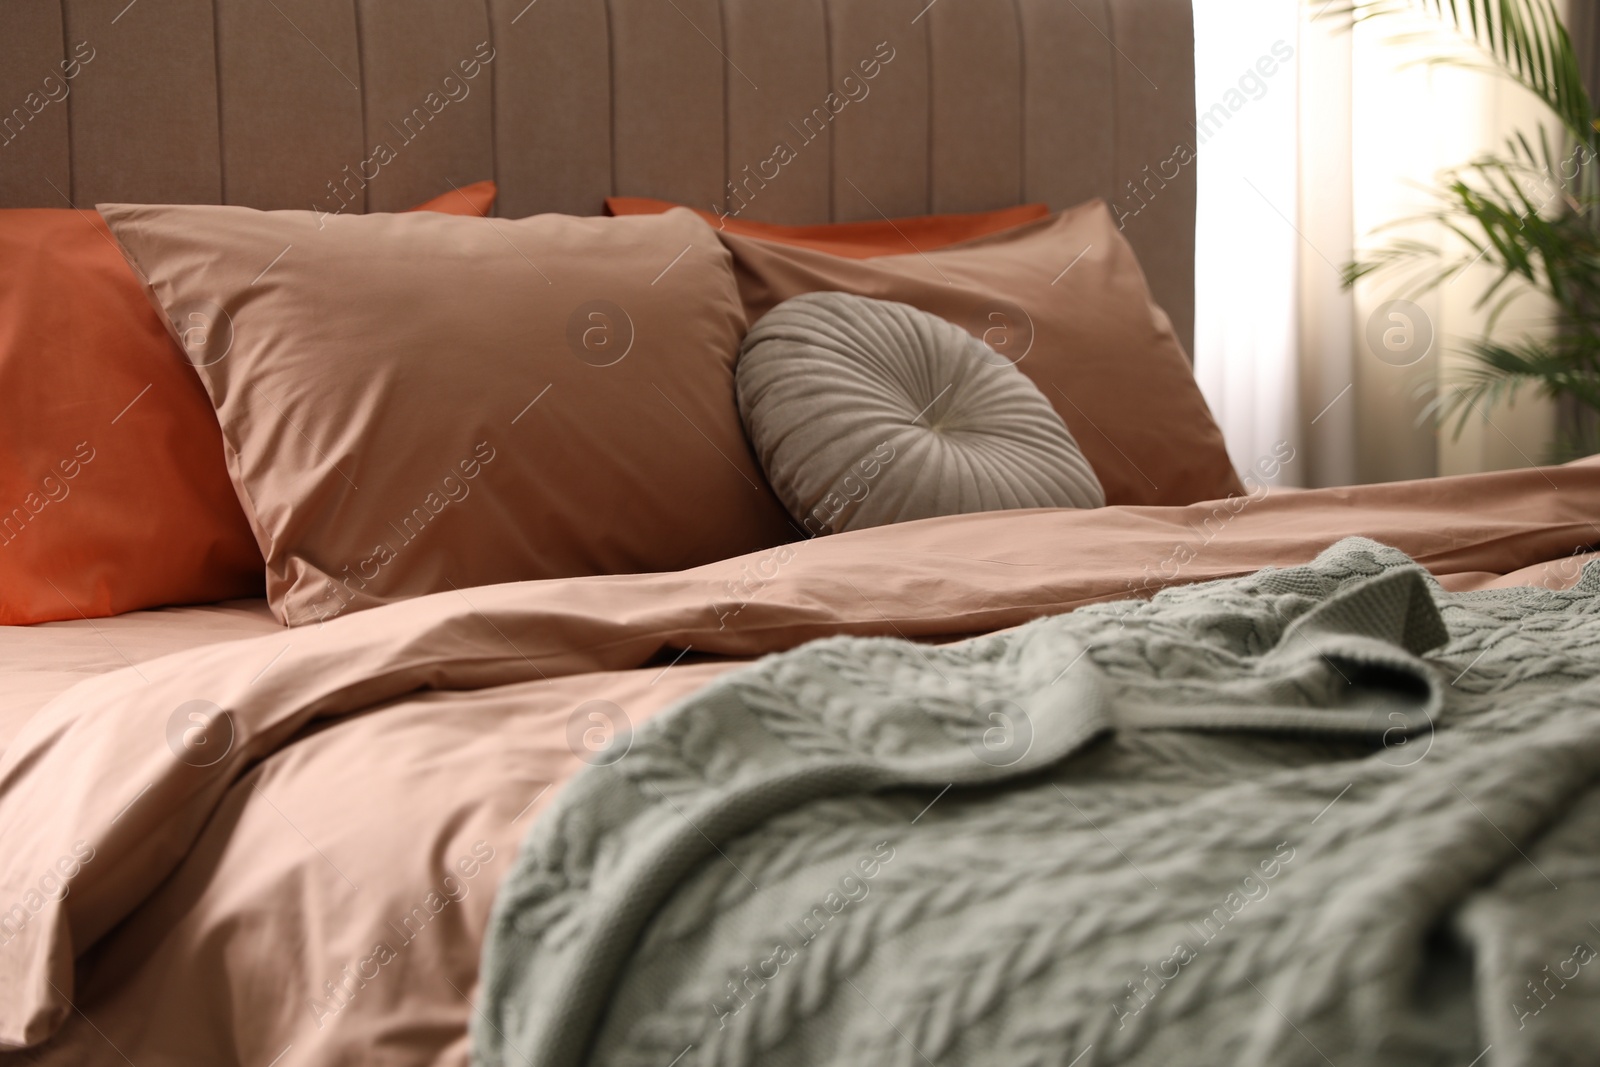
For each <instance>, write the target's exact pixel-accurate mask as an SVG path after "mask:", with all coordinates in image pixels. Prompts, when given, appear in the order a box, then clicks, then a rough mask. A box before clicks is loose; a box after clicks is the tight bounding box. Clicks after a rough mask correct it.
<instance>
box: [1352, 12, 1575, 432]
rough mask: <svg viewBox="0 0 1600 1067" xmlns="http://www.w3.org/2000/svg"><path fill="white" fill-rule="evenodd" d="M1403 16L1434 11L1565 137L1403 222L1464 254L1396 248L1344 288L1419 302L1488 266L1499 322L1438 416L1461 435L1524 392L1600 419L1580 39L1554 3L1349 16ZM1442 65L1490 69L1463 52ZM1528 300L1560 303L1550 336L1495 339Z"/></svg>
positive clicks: (1440, 401) (1514, 150)
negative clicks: (1385, 283) (1372, 286)
mask: <svg viewBox="0 0 1600 1067" xmlns="http://www.w3.org/2000/svg"><path fill="white" fill-rule="evenodd" d="M1401 12H1422V13H1424V14H1426V15H1429V16H1432V17H1433V18H1436V19H1438V20H1440V21H1442V22H1444V23H1445V24H1446V25H1448V26H1451V27H1453V28H1454V29H1455V30H1456V31H1457V32H1458V33H1459V34H1460V35H1461V36H1462V37H1463V38H1465V39H1466V40H1467V41H1469V42H1471V43H1472V44H1473V45H1475V46H1476V50H1477V53H1478V54H1479V55H1480V56H1481V57H1482V58H1483V59H1485V60H1488V61H1490V62H1491V63H1492V65H1493V67H1494V69H1497V70H1498V71H1500V72H1502V73H1503V74H1505V75H1506V76H1508V77H1510V78H1511V79H1512V80H1514V81H1516V82H1517V83H1518V84H1520V85H1522V86H1524V87H1525V88H1526V89H1528V90H1529V91H1530V92H1532V93H1533V94H1534V95H1535V96H1536V97H1538V98H1539V100H1541V101H1542V102H1543V103H1544V105H1545V106H1546V107H1547V108H1549V110H1550V112H1551V114H1552V116H1553V117H1554V118H1555V120H1556V125H1555V131H1554V133H1552V132H1551V131H1550V130H1548V129H1546V128H1545V127H1544V126H1543V125H1541V126H1540V128H1539V129H1538V130H1537V132H1536V134H1535V136H1534V137H1533V138H1532V139H1530V138H1529V137H1528V136H1527V135H1525V134H1518V135H1517V136H1515V137H1513V138H1511V139H1510V140H1509V141H1508V142H1507V144H1506V147H1505V150H1504V151H1503V152H1501V153H1499V154H1496V155H1490V156H1486V157H1483V158H1480V159H1478V160H1475V161H1474V162H1472V163H1470V164H1468V165H1466V166H1463V167H1459V168H1456V169H1453V170H1450V171H1447V172H1445V173H1444V174H1443V175H1442V176H1441V178H1440V180H1439V185H1438V188H1437V189H1436V190H1435V195H1436V200H1437V206H1436V207H1435V209H1433V210H1431V211H1429V212H1428V213H1426V214H1424V215H1422V216H1420V217H1418V218H1411V219H1405V220H1401V221H1400V222H1398V223H1396V224H1395V225H1396V226H1398V227H1407V228H1410V227H1412V226H1414V225H1415V224H1416V223H1418V222H1419V221H1427V222H1433V223H1437V224H1438V225H1439V226H1442V227H1443V228H1444V230H1446V231H1447V232H1448V233H1450V234H1452V235H1454V237H1455V238H1457V239H1459V242H1455V241H1452V242H1447V243H1449V244H1451V245H1452V248H1451V249H1449V250H1446V249H1444V248H1441V247H1439V246H1437V245H1434V244H1430V243H1427V242H1424V241H1418V240H1415V239H1413V238H1406V237H1396V238H1394V239H1392V240H1390V241H1389V243H1388V244H1386V245H1384V246H1383V247H1381V248H1379V249H1377V250H1376V251H1373V252H1370V253H1367V254H1366V255H1365V256H1364V257H1363V258H1361V259H1358V260H1357V261H1355V262H1353V263H1350V264H1347V265H1346V267H1345V268H1344V272H1343V280H1344V284H1345V286H1346V287H1349V286H1353V285H1354V284H1355V283H1356V282H1357V281H1359V280H1361V279H1363V278H1367V277H1376V276H1380V275H1383V276H1390V277H1397V278H1398V280H1399V285H1400V287H1401V288H1402V289H1403V291H1404V294H1405V295H1407V296H1409V297H1413V298H1414V297H1416V296H1419V295H1422V294H1424V293H1427V292H1429V291H1432V290H1434V289H1437V288H1439V287H1440V286H1442V285H1445V284H1447V283H1449V282H1451V281H1454V280H1455V279H1456V278H1458V277H1459V276H1460V275H1461V274H1462V273H1464V272H1465V271H1466V270H1467V269H1468V268H1470V267H1472V266H1474V265H1476V264H1484V265H1486V266H1488V267H1489V268H1490V270H1491V271H1492V274H1491V280H1490V282H1489V283H1488V284H1487V285H1485V287H1484V290H1483V292H1482V294H1481V295H1480V296H1479V298H1478V302H1477V306H1478V307H1479V308H1487V309H1488V311H1489V318H1488V326H1487V328H1486V331H1485V336H1483V337H1482V338H1479V339H1477V340H1473V341H1470V342H1468V343H1467V344H1466V345H1465V346H1464V352H1465V354H1466V355H1467V356H1468V357H1469V358H1468V360H1467V361H1466V365H1465V368H1464V369H1463V370H1462V371H1460V372H1459V374H1458V375H1456V376H1455V377H1454V379H1453V380H1452V381H1451V382H1450V383H1449V385H1448V386H1447V387H1446V389H1445V390H1444V391H1443V392H1442V393H1441V394H1440V395H1439V396H1438V397H1436V399H1435V400H1434V401H1433V404H1432V407H1431V410H1432V411H1433V412H1434V413H1435V414H1437V415H1438V416H1439V417H1440V418H1441V419H1443V420H1446V421H1448V420H1450V419H1451V418H1453V419H1454V431H1455V433H1456V434H1457V435H1459V434H1460V433H1461V430H1462V427H1464V426H1465V425H1466V422H1467V419H1468V418H1469V417H1470V416H1471V415H1473V414H1474V413H1476V414H1479V415H1483V414H1485V413H1486V412H1487V409H1488V407H1489V406H1491V405H1492V404H1494V403H1495V402H1497V401H1499V400H1501V399H1504V398H1508V397H1511V396H1514V395H1515V394H1516V393H1517V392H1518V391H1519V390H1520V389H1522V388H1524V387H1531V388H1534V389H1535V390H1537V391H1539V392H1541V393H1543V394H1544V395H1546V396H1549V397H1552V398H1563V397H1565V398H1571V400H1573V401H1575V402H1577V403H1578V404H1580V405H1582V406H1583V407H1585V408H1587V409H1589V410H1591V411H1595V412H1600V226H1597V222H1600V132H1597V127H1600V122H1597V117H1596V115H1595V114H1594V111H1593V105H1592V104H1591V102H1590V100H1589V94H1588V92H1587V91H1586V90H1585V89H1584V85H1583V78H1582V75H1581V73H1580V70H1579V67H1578V61H1577V56H1576V54H1575V53H1574V51H1573V48H1572V41H1571V39H1570V38H1569V37H1568V35H1567V31H1566V29H1565V27H1563V26H1562V24H1561V21H1560V19H1559V17H1558V16H1557V14H1556V11H1555V8H1554V6H1553V5H1552V3H1551V0H1367V2H1361V3H1356V4H1355V5H1353V6H1352V7H1349V8H1347V9H1345V14H1347V15H1349V16H1350V17H1351V18H1352V19H1353V20H1354V21H1356V22H1365V21H1368V20H1371V19H1381V18H1385V17H1389V16H1392V15H1395V14H1398V13H1401ZM1429 62H1431V63H1436V64H1447V65H1465V66H1478V67H1481V66H1482V64H1481V63H1476V64H1475V63H1472V62H1471V61H1469V60H1466V59H1463V58H1462V57H1461V56H1459V55H1456V54H1450V55H1440V56H1436V57H1434V58H1433V59H1431V60H1429ZM1528 292H1541V293H1544V294H1545V295H1546V296H1548V297H1549V298H1550V299H1551V301H1552V302H1553V303H1554V305H1555V307H1556V310H1557V318H1556V321H1555V322H1554V323H1553V325H1552V329H1551V331H1550V336H1549V337H1547V338H1544V339H1541V340H1519V341H1514V342H1502V341H1498V340H1495V339H1494V334H1495V331H1496V327H1497V326H1498V324H1499V323H1500V321H1501V317H1502V315H1503V314H1504V312H1505V311H1506V309H1507V308H1508V307H1509V306H1510V305H1511V304H1512V303H1513V302H1514V301H1515V300H1516V299H1517V298H1518V297H1519V296H1521V295H1524V294H1526V293H1528ZM1584 421H1585V424H1588V425H1592V424H1594V423H1595V421H1596V420H1594V419H1587V420H1584ZM1597 446H1600V441H1594V440H1589V441H1577V442H1572V441H1568V442H1565V443H1564V448H1565V450H1567V451H1569V452H1570V451H1578V452H1589V451H1594V450H1595V449H1596V447H1597Z"/></svg>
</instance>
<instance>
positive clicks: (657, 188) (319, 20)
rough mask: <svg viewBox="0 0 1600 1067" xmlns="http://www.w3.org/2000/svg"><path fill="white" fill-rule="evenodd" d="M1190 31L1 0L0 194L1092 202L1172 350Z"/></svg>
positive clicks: (511, 1) (1179, 315) (321, 2)
mask: <svg viewBox="0 0 1600 1067" xmlns="http://www.w3.org/2000/svg"><path fill="white" fill-rule="evenodd" d="M885 42H886V43H887V46H888V49H889V50H890V51H892V54H893V58H892V59H890V60H888V61H887V62H881V63H879V64H878V66H877V67H876V75H875V76H874V77H872V78H871V79H870V80H869V79H866V78H864V77H863V76H862V72H861V69H860V64H861V63H862V62H863V61H872V60H874V59H875V58H876V57H880V56H882V55H885V54H887V53H885V52H884V51H882V50H881V49H880V45H882V44H883V43H885ZM1193 48H1194V42H1193V29H1192V14H1191V10H1190V0H933V2H932V3H929V0H531V2H530V0H132V2H129V0H5V4H4V11H3V13H0V109H3V112H0V207H65V206H67V203H68V201H69V200H70V202H71V203H72V204H74V205H76V206H79V207H90V206H92V205H93V204H95V203H97V202H105V201H133V202H168V203H228V204H245V205H250V206H255V207H263V208H272V207H299V208H306V207H313V206H315V207H318V208H320V209H321V210H324V211H331V210H335V209H337V208H338V207H339V205H340V204H341V203H343V201H342V200H341V199H340V198H339V197H340V195H342V196H344V197H345V198H346V199H348V200H349V205H348V207H346V208H344V210H349V211H360V210H371V211H387V210H399V209H403V208H406V207H409V206H411V205H413V204H415V203H417V202H419V201H422V200H425V199H427V198H429V197H431V196H434V195H436V194H438V193H440V192H443V191H445V190H447V189H448V188H449V187H450V183H452V182H453V183H456V184H465V183H468V182H472V181H477V180H480V179H483V178H494V179H495V180H496V181H497V182H499V186H500V202H499V207H498V212H497V213H498V214H500V215H505V216H514V217H520V216H523V215H529V214H533V213H535V212H541V211H561V212H568V213H572V214H595V213H597V212H599V211H600V210H601V201H602V198H604V197H605V196H607V195H613V194H616V195H637V196H654V197H660V198H663V199H669V200H677V201H682V202H685V203H689V204H693V205H696V206H701V207H706V208H709V207H711V206H713V205H717V206H721V207H723V208H725V209H726V208H728V207H735V206H738V204H739V203H740V202H741V201H738V200H730V199H729V184H730V183H731V182H738V183H740V187H741V188H742V189H743V190H744V194H743V197H742V202H743V204H744V205H745V206H744V207H743V209H742V211H741V214H742V215H743V216H744V217H746V218H753V219H765V220H773V221H783V222H797V223H800V222H826V221H849V220H858V219H872V218H878V217H880V216H881V215H889V216H895V215H916V214H926V213H933V212H951V211H974V210H980V209H985V208H994V207H1003V206H1007V205H1011V204H1016V203H1021V202H1026V201H1034V200H1040V201H1045V202H1047V203H1049V204H1050V205H1051V206H1053V207H1057V208H1061V207H1066V206H1069V205H1071V204H1075V203H1078V202H1080V201H1082V200H1085V199H1088V198H1090V197H1093V196H1101V197H1105V198H1106V199H1107V200H1109V201H1112V202H1113V203H1114V204H1119V205H1122V208H1123V210H1125V211H1127V212H1128V218H1127V226H1126V232H1127V234H1128V237H1129V238H1130V240H1131V241H1132V243H1133V245H1134V247H1135V248H1136V249H1137V251H1138V253H1139V257H1140V260H1141V262H1142V263H1143V265H1144V267H1145V270H1146V272H1147V274H1148V275H1149V277H1150V283H1151V286H1152V288H1153V289H1154V291H1155V294H1156V297H1157V299H1158V300H1159V301H1160V303H1161V304H1162V306H1164V307H1165V308H1166V309H1167V311H1168V312H1169V313H1170V314H1171V316H1172V318H1173V320H1174V325H1175V326H1176V327H1177V329H1178V334H1179V336H1180V337H1181V338H1182V339H1183V340H1184V342H1185V344H1186V345H1187V344H1188V342H1189V339H1190V337H1191V336H1192V332H1193V315H1194V262H1193V259H1194V200H1195V182H1194V172H1193V166H1192V165H1189V166H1186V167H1182V168H1173V167H1172V164H1171V161H1172V159H1173V156H1174V152H1173V150H1174V147H1175V146H1176V145H1178V144H1179V143H1183V144H1191V143H1192V137H1193V122H1194V55H1193ZM463 64H465V65H463ZM869 69H870V68H869ZM64 70H65V71H66V72H67V73H70V74H72V77H71V78H70V79H66V78H64V77H63V72H64ZM469 72H470V73H471V75H472V76H470V77H469V76H468V75H469ZM847 76H849V77H851V78H852V80H851V81H848V82H847V81H846V80H845V79H846V78H847ZM830 93H832V94H834V95H833V97H832V98H831V99H830V96H829V94H830ZM808 117H809V119H810V121H809V122H808V121H807V119H808ZM780 143H781V144H784V145H786V146H788V148H789V151H788V152H786V153H776V154H775V148H776V147H777V146H778V145H779V144H780ZM380 146H386V147H387V149H388V151H383V150H382V148H380ZM747 166H748V167H749V168H750V169H749V170H746V169H745V168H746V167H747ZM1147 168H1148V169H1147ZM1174 169H1176V170H1177V173H1176V175H1175V176H1170V177H1169V175H1172V172H1173V170H1174ZM752 174H755V175H757V176H758V180H752V179H751V177H750V176H751V175H752ZM773 175H775V176H773ZM336 186H337V187H339V188H341V189H343V190H344V192H343V193H342V194H339V193H336V191H335V187H336ZM1136 190H1137V191H1136Z"/></svg>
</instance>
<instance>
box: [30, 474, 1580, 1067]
mask: <svg viewBox="0 0 1600 1067" xmlns="http://www.w3.org/2000/svg"><path fill="white" fill-rule="evenodd" d="M1596 517H1600V465H1596V464H1593V463H1584V464H1574V465H1568V466H1564V467H1556V468H1544V469H1539V470H1530V471H1518V472H1508V473H1501V474H1491V475H1480V476H1474V477H1470V478H1451V479H1435V480H1430V481H1426V482H1415V483H1397V484H1392V485H1380V486H1367V487H1359V488H1351V489H1337V490H1316V491H1307V492H1289V491H1281V492H1279V491H1272V492H1266V491H1263V492H1261V493H1259V494H1257V495H1256V496H1253V497H1244V498H1238V499H1236V500H1234V501H1232V502H1227V503H1214V504H1202V505H1195V506H1192V507H1189V508H1106V509H1100V510H1096V511H1057V510H1040V511H1024V512H1012V513H994V514H985V515H968V516H958V517H952V518H946V519H933V520H926V521H922V522H916V523H908V524H904V525H900V526H891V527H881V528H877V529H872V530H865V531H859V532H856V533H851V534H844V535H838V536H833V537H827V538H820V539H817V540H813V541H807V542H803V543H800V544H796V545H791V546H784V547H781V548H777V549H773V550H769V551H766V552H761V553H756V554H753V555H750V556H746V557H741V558H739V559H734V560H727V561H724V562H721V563H718V564H714V565H711V566H707V567H701V568H697V569H695V570H691V571H685V572H681V573H673V574H652V575H625V576H610V577H600V578H585V579H570V580H562V581H551V582H538V583H513V584H507V585H500V586H490V587H483V588H470V589H462V590H458V591H452V592H448V593H442V594H437V595H434V596H429V597H422V598H419V599H417V600H414V601H410V602H407V603H402V604H396V605H392V606H389V607H385V608H381V609H377V610H373V611H368V612H361V613H357V614H353V615H350V616H348V617H343V618H340V619H337V620H334V621H332V622H330V623H328V624H326V625H323V626H321V627H309V628H302V629H298V630H292V631H280V632H279V633H275V634H270V635H266V636H262V637H258V638H253V639H250V640H243V641H230V642H224V643H219V644H213V645H209V646H206V647H203V648H199V649H195V650H192V651H187V652H182V653H179V654H175V655H172V656H168V657H164V658H160V659H155V660H151V661H148V662H146V663H141V664H139V667H138V670H137V671H133V670H118V671H113V672H110V673H107V674H104V675H101V676H99V677H95V678H92V679H89V680H87V681H85V682H83V683H81V684H79V685H77V686H76V687H74V688H73V689H71V690H69V691H68V692H66V693H64V694H62V695H61V696H60V697H57V698H56V699H54V700H53V701H52V702H51V703H49V704H48V705H47V706H46V707H44V708H43V709H42V710H40V711H39V712H38V713H37V714H35V715H34V716H33V717H32V718H31V719H30V720H29V722H28V723H27V724H26V725H25V726H24V727H23V728H22V729H21V731H20V732H19V733H18V735H17V736H16V738H15V739H14V740H13V741H12V742H11V744H10V745H9V746H8V747H7V749H6V751H5V753H4V756H3V758H0V854H3V855H4V857H5V864H4V868H3V870H0V1044H5V1045H10V1046H13V1047H19V1046H22V1047H30V1048H31V1049H32V1050H33V1051H31V1052H29V1053H27V1054H25V1055H24V1056H23V1057H20V1058H19V1061H20V1062H29V1063H35V1062H36V1063H48V1064H100V1063H107V1064H113V1063H114V1064H120V1063H125V1062H128V1061H131V1062H133V1063H136V1064H138V1065H139V1067H148V1065H150V1064H168V1063H172V1064H176V1063H207V1064H247V1065H250V1067H262V1065H276V1067H293V1065H296V1064H329V1063H362V1064H424V1063H453V1064H460V1063H464V1062H466V1060H467V1056H468V1039H467V1024H468V1020H469V1018H470V1016H471V1015H472V1012H473V1007H472V1003H473V1001H472V998H473V997H474V995H475V994H476V992H477V980H478V966H479V955H480V951H481V947H482V941H483V933H484V930H485V927H486V924H487V922H488V916H489V910H490V906H491V903H492V901H493V899H494V895H495V889H496V887H497V885H498V884H499V881H500V879H501V878H502V877H503V875H504V872H505V871H506V869H507V865H508V864H509V862H510V861H511V859H512V858H513V856H514V855H515V852H516V849H517V846H518V844H519V842H520V841H521V839H522V837H523V835H524V833H525V831H526V830H527V827H528V826H529V825H530V823H531V822H532V820H534V819H535V818H536V817H537V816H538V815H539V813H540V811H541V810H542V808H543V807H544V806H545V805H547V804H548V803H549V802H550V800H551V797H552V796H553V794H554V793H555V792H556V790H557V789H558V787H559V786H560V785H561V784H562V783H564V782H566V781H567V780H568V779H569V778H571V777H572V775H573V774H574V772H575V771H577V770H578V769H580V768H582V767H584V766H586V765H588V764H589V763H591V762H595V761H602V760H604V759H607V758H611V757H610V755H609V754H610V753H612V752H614V751H616V749H617V746H619V745H624V744H626V739H627V737H628V736H629V732H628V729H627V727H628V725H629V724H630V723H631V724H633V725H637V724H639V723H642V722H644V721H645V720H647V719H648V718H649V717H651V716H652V715H654V714H655V713H656V712H657V711H659V710H661V709H662V708H664V707H666V706H668V705H670V704H672V703H674V702H675V701H677V700H679V699H682V698H684V697H686V696H688V695H690V694H692V693H694V692H696V691H697V690H699V689H700V688H702V687H703V686H705V685H706V684H708V683H709V682H711V681H712V680H713V679H715V678H716V677H718V676H719V675H720V674H721V673H723V672H725V671H727V670H728V669H730V668H732V667H734V666H737V665H738V664H740V663H742V662H745V661H747V660H749V659H750V658H752V657H756V656H760V655H763V654H766V653H770V652H776V651H782V650H785V649H790V648H794V647H796V646H798V645H800V644H802V643H804V642H805V641H808V640H810V639H813V638H817V637H826V636H832V635H836V634H855V635H877V636H895V637H908V638H914V639H919V640H924V641H934V642H949V641H954V640H957V639H960V638H963V637H966V636H969V635H973V634H979V633H986V632H991V631H996V630H1000V629H1003V628H1007V627H1013V626H1018V625H1021V624H1023V623H1026V622H1028V621H1030V620H1032V619H1036V618H1039V617H1040V616H1043V615H1048V614H1055V613H1060V612H1064V611H1068V610H1071V609H1073V608H1075V607H1078V606H1081V605H1084V604H1089V603H1096V602H1104V601H1110V600H1117V599H1123V598H1127V597H1130V596H1148V595H1150V594H1151V593H1153V592H1154V591H1156V590H1157V589H1159V588H1161V587H1163V586H1166V585H1171V584H1182V583H1188V582H1196V581H1206V580H1211V579H1216V578H1224V577H1232V576H1239V575H1243V574H1248V573H1252V572H1254V571H1256V570H1257V569H1259V568H1260V567H1262V566H1268V565H1276V566H1286V565H1294V564H1300V563H1304V562H1306V561H1308V560H1310V559H1311V558H1313V557H1314V556H1315V555H1316V554H1317V553H1318V552H1320V551H1322V550H1323V549H1325V548H1327V547H1328V546H1329V545H1331V544H1332V543H1334V542H1335V541H1337V540H1339V539H1340V538H1342V537H1345V536H1348V535H1365V536H1368V537H1371V538H1373V539H1375V540H1378V541H1381V542H1383V543H1385V544H1388V545H1393V546H1395V547H1396V548H1398V549H1400V550H1401V551H1404V552H1406V553H1407V554H1408V555H1410V556H1412V557H1413V558H1414V559H1416V560H1417V561H1418V562H1419V563H1421V564H1422V565H1423V566H1424V567H1426V568H1428V570H1429V571H1431V572H1432V573H1433V574H1435V575H1438V576H1440V578H1441V580H1442V581H1443V582H1444V584H1445V585H1446V586H1447V587H1449V588H1453V589H1456V588H1481V587H1487V586H1492V585H1495V584H1506V583H1509V584H1533V585H1544V586H1546V587H1549V588H1559V587H1564V586H1566V585H1570V584H1571V583H1572V582H1573V581H1574V580H1576V578H1577V576H1578V572H1579V563H1580V562H1581V561H1582V559H1584V558H1585V555H1584V554H1585V553H1587V552H1589V551H1590V550H1591V549H1592V548H1593V547H1594V546H1595V545H1596V544H1597V543H1600V526H1597V525H1596V523H1595V520H1596ZM383 945H387V946H388V947H389V949H390V951H382V950H381V949H380V947H379V946H383ZM4 1062H8V1057H6V1056H4V1055H0V1063H4Z"/></svg>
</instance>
